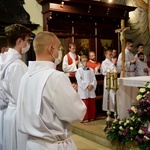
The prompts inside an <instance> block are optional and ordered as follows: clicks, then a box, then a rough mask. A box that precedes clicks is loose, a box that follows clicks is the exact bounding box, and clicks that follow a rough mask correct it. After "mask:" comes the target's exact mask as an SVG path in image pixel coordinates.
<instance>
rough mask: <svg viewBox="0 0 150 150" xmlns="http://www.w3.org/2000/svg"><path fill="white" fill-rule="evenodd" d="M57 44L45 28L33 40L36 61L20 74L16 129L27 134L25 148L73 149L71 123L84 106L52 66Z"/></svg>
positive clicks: (64, 78)
mask: <svg viewBox="0 0 150 150" xmlns="http://www.w3.org/2000/svg"><path fill="white" fill-rule="evenodd" d="M60 44H61V43H60V41H59V39H58V38H57V37H56V35H54V34H53V33H50V32H46V31H44V32H40V33H39V34H38V35H36V37H35V39H34V41H33V47H34V50H35V53H36V61H31V62H29V68H28V72H27V73H26V74H25V75H24V77H23V78H22V81H21V86H20V91H19V97H18V100H19V102H18V108H17V122H18V129H19V130H20V131H22V132H24V133H26V134H28V141H27V149H26V150H76V146H75V144H74V142H73V140H72V138H71V128H72V126H71V124H72V123H73V122H76V121H81V120H82V119H83V117H84V115H85V112H86V106H85V104H84V103H83V102H82V100H81V99H80V96H79V94H78V93H77V92H76V91H75V90H74V88H73V87H72V85H71V82H70V80H69V78H68V76H67V75H66V74H64V73H63V72H60V71H57V70H56V69H55V68H56V64H55V63H54V62H55V59H57V58H58V54H59V52H58V51H59V47H60Z"/></svg>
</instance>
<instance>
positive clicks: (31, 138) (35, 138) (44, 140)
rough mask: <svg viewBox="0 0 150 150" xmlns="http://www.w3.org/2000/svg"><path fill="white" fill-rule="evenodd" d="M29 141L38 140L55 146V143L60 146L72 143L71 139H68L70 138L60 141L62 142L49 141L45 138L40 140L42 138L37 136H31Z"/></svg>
mask: <svg viewBox="0 0 150 150" xmlns="http://www.w3.org/2000/svg"><path fill="white" fill-rule="evenodd" d="M28 140H34V141H36V140H38V141H41V142H47V143H50V144H55V143H57V144H59V143H63V142H67V141H70V140H71V137H68V138H66V139H64V140H60V141H50V140H48V139H43V138H40V137H35V136H31V135H29V136H28Z"/></svg>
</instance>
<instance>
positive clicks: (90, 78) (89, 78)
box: [75, 67, 97, 99]
mask: <svg viewBox="0 0 150 150" xmlns="http://www.w3.org/2000/svg"><path fill="white" fill-rule="evenodd" d="M75 77H76V79H77V83H78V93H79V95H80V98H81V99H87V98H95V97H96V94H95V90H96V86H97V81H96V78H95V74H94V72H93V69H90V68H89V70H83V67H80V68H78V69H77V72H76V75H75ZM88 85H92V86H93V89H92V90H91V91H89V90H88V88H87V86H88Z"/></svg>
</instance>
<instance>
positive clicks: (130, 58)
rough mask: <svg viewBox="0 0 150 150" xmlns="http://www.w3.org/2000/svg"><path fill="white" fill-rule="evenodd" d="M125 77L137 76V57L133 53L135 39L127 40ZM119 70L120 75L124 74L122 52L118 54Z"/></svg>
mask: <svg viewBox="0 0 150 150" xmlns="http://www.w3.org/2000/svg"><path fill="white" fill-rule="evenodd" d="M125 46H126V47H125V77H134V76H135V62H136V60H137V58H135V57H134V55H133V54H132V52H131V51H132V48H133V41H132V40H126V45H125ZM117 70H118V71H120V72H121V74H120V77H122V76H123V72H122V52H121V53H120V54H119V56H118V62H117Z"/></svg>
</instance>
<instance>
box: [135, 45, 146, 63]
mask: <svg viewBox="0 0 150 150" xmlns="http://www.w3.org/2000/svg"><path fill="white" fill-rule="evenodd" d="M137 51H138V52H137V54H136V55H135V56H134V57H137V58H138V53H141V52H142V53H143V54H144V45H143V44H142V43H139V44H138V45H137ZM144 62H145V63H147V56H146V55H145V54H144Z"/></svg>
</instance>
